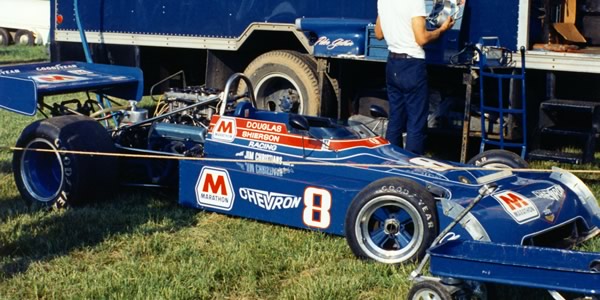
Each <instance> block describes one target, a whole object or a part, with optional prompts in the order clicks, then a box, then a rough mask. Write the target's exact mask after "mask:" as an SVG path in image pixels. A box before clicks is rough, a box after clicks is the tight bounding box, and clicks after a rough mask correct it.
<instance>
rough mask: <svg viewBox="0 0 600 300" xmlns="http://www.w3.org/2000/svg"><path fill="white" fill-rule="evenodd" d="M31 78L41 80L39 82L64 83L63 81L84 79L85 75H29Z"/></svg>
mask: <svg viewBox="0 0 600 300" xmlns="http://www.w3.org/2000/svg"><path fill="white" fill-rule="evenodd" d="M31 79H33V80H35V81H37V82H41V83H64V82H74V81H81V80H86V78H85V77H79V76H71V75H61V74H48V75H38V76H31Z"/></svg>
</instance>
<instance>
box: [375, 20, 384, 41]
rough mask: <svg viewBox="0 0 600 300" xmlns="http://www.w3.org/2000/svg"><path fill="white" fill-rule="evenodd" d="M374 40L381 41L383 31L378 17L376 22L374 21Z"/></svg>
mask: <svg viewBox="0 0 600 300" xmlns="http://www.w3.org/2000/svg"><path fill="white" fill-rule="evenodd" d="M375 38H376V39H378V40H383V30H381V21H380V20H379V16H377V21H375Z"/></svg>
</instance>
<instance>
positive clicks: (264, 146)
mask: <svg viewBox="0 0 600 300" xmlns="http://www.w3.org/2000/svg"><path fill="white" fill-rule="evenodd" d="M248 146H249V147H252V148H256V149H260V150H268V151H277V145H274V144H269V143H263V142H255V141H250V143H249V144H248Z"/></svg>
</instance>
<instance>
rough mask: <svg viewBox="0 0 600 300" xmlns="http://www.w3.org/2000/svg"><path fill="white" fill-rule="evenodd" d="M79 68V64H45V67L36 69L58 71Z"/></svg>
mask: <svg viewBox="0 0 600 300" xmlns="http://www.w3.org/2000/svg"><path fill="white" fill-rule="evenodd" d="M73 68H77V65H54V66H45V67H37V68H35V70H36V71H58V70H67V69H73Z"/></svg>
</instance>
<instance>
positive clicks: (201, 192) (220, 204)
mask: <svg viewBox="0 0 600 300" xmlns="http://www.w3.org/2000/svg"><path fill="white" fill-rule="evenodd" d="M234 200H235V193H234V191H233V185H232V184H231V179H230V177H229V173H228V172H227V170H225V169H218V168H211V167H204V168H202V171H200V177H198V182H197V183H196V201H197V202H198V205H202V206H207V207H212V208H216V209H221V210H231V208H232V207H233V201H234Z"/></svg>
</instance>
